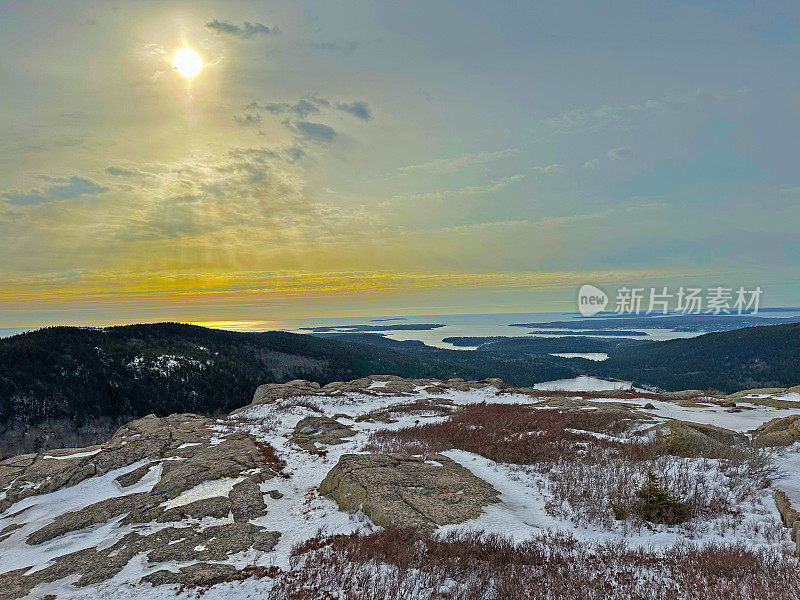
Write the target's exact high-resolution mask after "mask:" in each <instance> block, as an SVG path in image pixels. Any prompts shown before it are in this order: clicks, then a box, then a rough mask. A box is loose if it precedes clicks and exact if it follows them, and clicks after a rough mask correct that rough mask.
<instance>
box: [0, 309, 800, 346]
mask: <svg viewBox="0 0 800 600" xmlns="http://www.w3.org/2000/svg"><path fill="white" fill-rule="evenodd" d="M671 316H675V315H671ZM607 318H614V319H615V320H616V321H617V322H618V323H619V324H620V325H621V326H622V328H623V329H624V331H619V326H620V325H618V326H617V327H616V328H614V329H612V328H607V327H602V326H600V324H599V323H598V326H597V327H593V328H592V330H591V331H586V330H582V329H580V328H574V329H573V328H570V327H569V325H563V326H561V325H559V326H558V328H557V329H555V328H552V327H550V328H549V330H548V328H546V327H544V325H545V324H548V323H552V322H556V321H558V322H562V321H566V322H569V321H575V322H576V324H577V322H579V321H582V322H583V323H586V322H587V319H586V318H584V317H581V315H580V314H578V313H575V312H529V313H493V314H474V315H463V314H461V315H412V316H396V315H386V316H377V317H343V318H329V319H319V318H315V319H296V320H287V321H283V322H282V323H281V324H280V325H279V326H278V327H270V328H269V329H279V330H282V331H290V332H294V333H305V334H311V333H315V332H314V331H313V329H314V328H324V329H325V331H319V332H318V333H324V334H326V335H330V334H336V333H354V331H353V329H352V328H353V327H360V328H364V327H366V328H375V330H374V331H367V333H376V334H380V335H384V336H386V337H387V338H390V339H393V340H398V341H406V340H418V341H421V342H423V343H425V344H427V345H429V346H435V347H438V348H449V349H457V350H468V349H471V347H469V346H454V345H453V344H450V343H448V342H445V341H443V340H444V339H445V338H451V337H495V336H498V337H531V336H539V337H563V336H565V335H581V336H588V337H604V336H609V335H612V334H613V335H614V337H615V338H619V337H629V338H635V339H639V340H653V341H660V340H670V339H675V338H688V337H695V336H697V335H701V334H703V333H707V332H708V331H717V330H719V329H720V327H718V326H717V321H719V320H724V322H727V320H728V319H731V320H732V321H733V322H734V323H737V321H742V320H744V319H751V320H752V319H754V318H759V319H764V320H765V323H764V324H774V323H776V322H781V323H782V322H786V323H790V322H799V321H800V308H772V309H770V308H765V309H761V310H760V311H759V313H758V315H756V317H753V316H742V317H740V316H738V315H720V316H717V317H715V316H709V317H708V326H705V325H703V326H702V330H697V329H692V328H691V327H681V328H679V329H678V330H676V329H670V328H666V327H663V326H662V327H647V326H642V325H648V324H649V323H642V322H641V321H642V320H644V319H646V320H647V321H651V320H652V321H653V323H654V324H655V322H656V321H657V320H658V319H659V318H661V316H660V315H652V316H649V317H648V316H645V315H640V316H628V315H625V316H622V317H619V316H618V315H615V314H613V313H609V314H602V313H601V314H599V315H597V316H596V317H592V319H607ZM630 319H636V321H637V323H636V324H635V325H634V324H633V323H631V324H630V325H628V324H627V322H626V320H630ZM714 319H716V320H717V321H714ZM681 322H682V321H681ZM514 323H525V324H530V326H526V327H512V324H514ZM424 324H430V325H441V327H435V328H430V329H403V328H402V327H404V326H405V327H407V326H413V325H424ZM536 324H541V325H542V327H541V328H537V327H536ZM752 324H754V323H752V322H742V323H741V324H737V325H735V327H746V326H749V325H752ZM393 326H397V327H398V328H397V329H395V328H393ZM221 328H223V329H225V327H224V326H222V327H221ZM730 328H732V327H730V326H729V327H727V329H730ZM34 329H35V328H33V327H19V328H13V327H7V328H0V338H3V337H9V336H12V335H16V334H18V333H23V332H26V331H32V330H34ZM232 329H237V328H235V327H233V328H232ZM615 329H617V330H616V331H615ZM254 330H255V331H260V330H261V329H254ZM355 332H356V333H358V332H361V331H355ZM636 334H638V335H636ZM642 334H644V335H642Z"/></svg>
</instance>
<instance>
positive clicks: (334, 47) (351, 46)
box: [311, 41, 360, 54]
mask: <svg viewBox="0 0 800 600" xmlns="http://www.w3.org/2000/svg"><path fill="white" fill-rule="evenodd" d="M311 46H312V47H314V48H316V49H317V50H322V51H323V52H327V53H329V54H352V53H353V51H355V49H356V48H358V47H359V46H360V44H359V43H358V42H348V41H344V42H311Z"/></svg>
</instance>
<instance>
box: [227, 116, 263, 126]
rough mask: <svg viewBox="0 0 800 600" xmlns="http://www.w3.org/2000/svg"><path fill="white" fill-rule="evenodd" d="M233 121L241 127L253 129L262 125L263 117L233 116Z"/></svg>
mask: <svg viewBox="0 0 800 600" xmlns="http://www.w3.org/2000/svg"><path fill="white" fill-rule="evenodd" d="M233 120H234V121H236V124H237V125H238V126H239V127H253V126H255V125H260V124H261V115H259V114H257V113H256V114H253V113H246V114H244V115H233Z"/></svg>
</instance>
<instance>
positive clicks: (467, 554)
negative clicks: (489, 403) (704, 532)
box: [265, 527, 800, 600]
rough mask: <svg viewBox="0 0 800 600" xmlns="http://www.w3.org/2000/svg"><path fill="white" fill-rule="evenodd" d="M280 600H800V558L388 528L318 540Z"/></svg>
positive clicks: (295, 562)
mask: <svg viewBox="0 0 800 600" xmlns="http://www.w3.org/2000/svg"><path fill="white" fill-rule="evenodd" d="M292 554H293V556H292V566H293V568H292V570H291V571H288V572H286V573H284V574H282V575H280V576H279V577H277V578H276V579H275V580H274V584H273V586H272V587H271V589H270V590H269V591H268V592H267V593H266V594H265V596H266V597H267V598H270V599H274V600H311V599H319V598H322V599H327V598H337V599H346V600H356V599H358V600H362V599H363V600H377V599H379V598H380V599H388V598H394V599H401V598H402V599H407V600H416V599H419V600H423V599H424V600H434V599H441V600H445V599H448V600H479V599H484V598H502V599H504V600H523V599H524V600H545V599H547V600H555V599H565V598H580V599H583V598H597V599H600V598H602V599H604V600H605V599H609V600H655V599H659V600H662V599H663V600H679V599H680V600H684V599H686V600H688V599H692V600H694V599H696V598H703V599H704V600H723V599H724V600H744V599H748V600H796V599H797V598H798V590H800V569H799V567H800V564H799V563H798V561H797V559H794V558H790V557H785V556H781V555H779V554H776V553H769V552H766V551H763V552H753V551H748V550H746V549H744V548H743V547H741V546H708V547H705V548H702V549H697V548H692V547H688V546H675V547H673V548H671V549H668V550H666V551H655V550H645V549H632V548H628V547H627V546H625V545H624V544H622V543H617V544H612V545H586V544H582V543H580V542H578V541H577V540H575V539H574V538H572V537H570V536H569V535H566V534H555V533H545V534H542V535H540V536H537V537H535V538H532V539H530V540H528V541H526V542H524V543H522V544H514V543H513V542H512V541H510V540H508V539H505V538H502V537H499V536H487V537H481V536H480V535H479V534H477V533H459V534H450V535H447V536H444V537H441V538H435V537H428V536H424V535H422V534H420V533H418V532H417V531H415V530H413V529H404V528H394V527H390V528H387V529H385V530H383V531H381V532H378V533H374V534H371V535H368V536H360V535H358V534H352V535H338V536H330V537H317V538H314V539H312V540H309V541H307V542H305V543H304V544H302V545H301V546H298V547H296V548H295V549H294V550H293V552H292Z"/></svg>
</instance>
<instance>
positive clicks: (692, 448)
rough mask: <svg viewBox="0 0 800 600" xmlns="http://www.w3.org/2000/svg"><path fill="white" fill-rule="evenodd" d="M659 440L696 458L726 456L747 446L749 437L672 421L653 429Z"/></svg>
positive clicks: (718, 428)
mask: <svg viewBox="0 0 800 600" xmlns="http://www.w3.org/2000/svg"><path fill="white" fill-rule="evenodd" d="M647 431H648V432H654V433H655V435H656V436H657V438H659V439H661V440H662V441H663V442H664V443H665V444H668V445H669V446H670V447H671V448H673V449H674V450H675V451H676V452H677V453H681V452H688V453H689V454H692V455H696V456H706V455H723V456H724V455H726V454H727V453H728V452H729V451H730V449H731V447H732V446H735V445H737V444H746V443H747V442H748V439H747V436H746V435H744V434H742V433H738V432H736V431H732V430H730V429H725V428H724V427H716V426H715V425H705V424H702V423H694V422H689V421H678V420H672V421H667V422H666V423H660V424H658V425H656V426H655V427H651V428H650V429H649V430H647Z"/></svg>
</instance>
